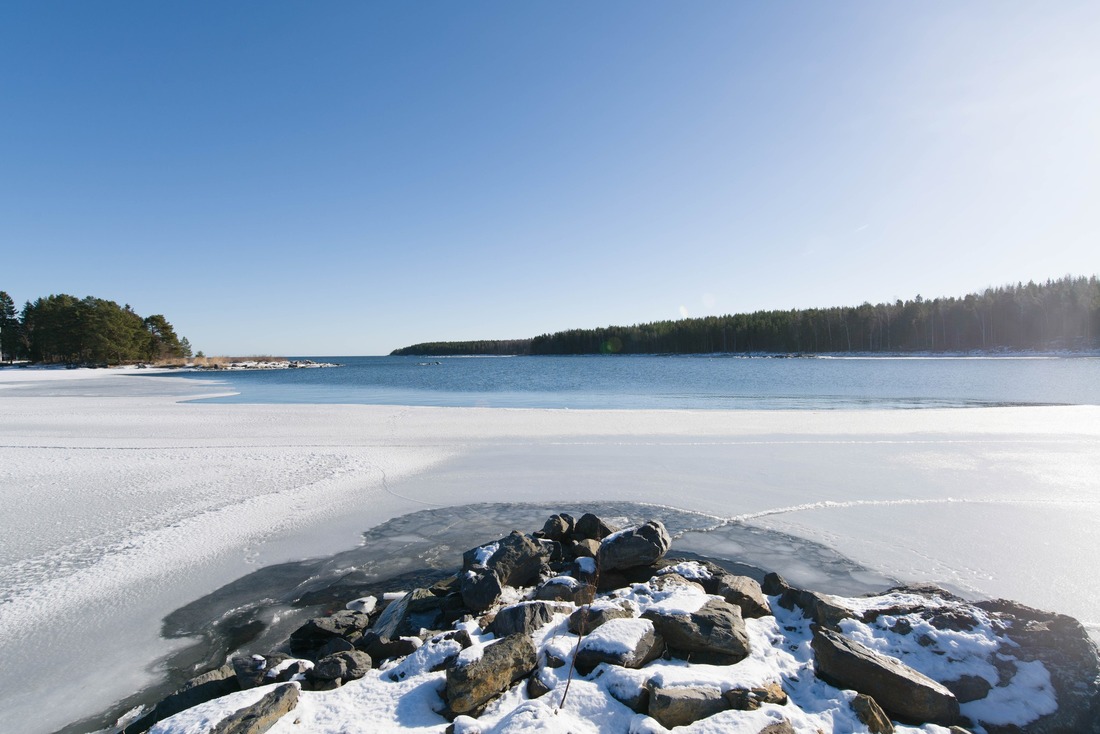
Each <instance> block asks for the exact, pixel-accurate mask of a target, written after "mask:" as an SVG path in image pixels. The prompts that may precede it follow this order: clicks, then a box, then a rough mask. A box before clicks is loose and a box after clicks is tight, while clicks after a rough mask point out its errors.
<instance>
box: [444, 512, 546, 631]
mask: <svg viewBox="0 0 1100 734" xmlns="http://www.w3.org/2000/svg"><path fill="white" fill-rule="evenodd" d="M490 550H491V551H492V552H491V554H490V553H489V551H490ZM486 554H488V557H487V558H485V557H484V556H486ZM549 559H550V550H549V549H548V548H547V547H546V546H544V545H543V544H542V543H539V542H538V541H537V540H535V539H533V538H530V537H528V536H526V535H523V534H522V533H519V532H515V531H513V532H512V533H511V534H510V535H508V536H507V537H504V538H501V539H500V540H498V541H496V543H492V544H489V545H487V546H478V547H477V548H472V549H470V550H468V551H466V553H465V554H463V556H462V569H463V572H464V574H463V576H462V578H461V593H462V601H463V602H464V603H465V604H466V606H468V607H469V608H470V609H472V610H474V611H476V612H484V611H485V610H486V609H488V608H490V607H491V606H492V605H493V604H495V603H496V600H497V599H498V598H499V597H500V593H501V590H502V588H503V587H504V586H530V585H532V584H534V583H535V582H536V581H537V580H538V578H539V571H540V570H541V569H542V567H543V565H544V564H545V563H547V562H548V561H549ZM482 561H484V563H482Z"/></svg>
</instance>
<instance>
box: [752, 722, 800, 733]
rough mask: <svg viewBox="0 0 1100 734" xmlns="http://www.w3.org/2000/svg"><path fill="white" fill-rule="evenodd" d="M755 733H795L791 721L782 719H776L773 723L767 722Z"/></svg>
mask: <svg viewBox="0 0 1100 734" xmlns="http://www.w3.org/2000/svg"><path fill="white" fill-rule="evenodd" d="M757 734H796V732H795V730H794V727H793V726H791V722H789V721H787V720H786V719H783V720H782V721H777V722H775V723H774V724H768V725H767V726H765V727H764V728H763V729H761V730H760V731H759V732H757Z"/></svg>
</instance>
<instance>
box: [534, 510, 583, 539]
mask: <svg viewBox="0 0 1100 734" xmlns="http://www.w3.org/2000/svg"><path fill="white" fill-rule="evenodd" d="M574 524H575V521H574V520H573V516H572V515H567V514H565V513H564V512H563V513H561V514H558V515H551V516H550V517H549V519H547V521H546V523H545V524H544V525H543V526H542V531H541V532H540V535H541V536H542V537H543V538H547V539H549V540H556V541H558V542H559V543H560V542H562V541H564V540H568V539H569V537H570V536H571V535H572V534H573V525H574Z"/></svg>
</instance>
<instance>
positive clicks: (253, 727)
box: [210, 683, 298, 734]
mask: <svg viewBox="0 0 1100 734" xmlns="http://www.w3.org/2000/svg"><path fill="white" fill-rule="evenodd" d="M297 705H298V686H296V685H294V684H293V683H284V684H283V685H281V686H279V687H278V688H276V689H275V690H273V691H271V692H270V693H268V694H266V695H264V697H263V698H261V699H260V700H259V701H257V702H256V703H254V704H252V705H251V706H249V707H247V708H244V709H241V710H240V711H237V712H236V713H234V714H230V715H229V716H227V717H226V718H224V719H222V720H221V721H219V722H218V723H217V724H215V725H214V727H213V728H212V729H211V730H210V734H263V732H266V731H267V730H268V729H270V728H271V727H273V726H275V723H276V722H277V721H278V720H279V719H281V718H282V717H283V716H285V715H286V714H288V713H290V712H291V711H293V710H294V707H295V706H297Z"/></svg>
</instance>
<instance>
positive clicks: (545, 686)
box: [527, 668, 554, 698]
mask: <svg viewBox="0 0 1100 734" xmlns="http://www.w3.org/2000/svg"><path fill="white" fill-rule="evenodd" d="M544 670H545V668H539V669H536V670H535V672H534V673H532V674H531V677H530V678H528V679H527V697H528V698H542V697H543V696H545V695H546V694H547V693H549V692H550V691H552V690H554V689H553V687H552V686H551V684H549V683H547V682H546V681H545V680H543V677H542V673H543V671H544ZM551 680H553V677H552V676H551Z"/></svg>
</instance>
